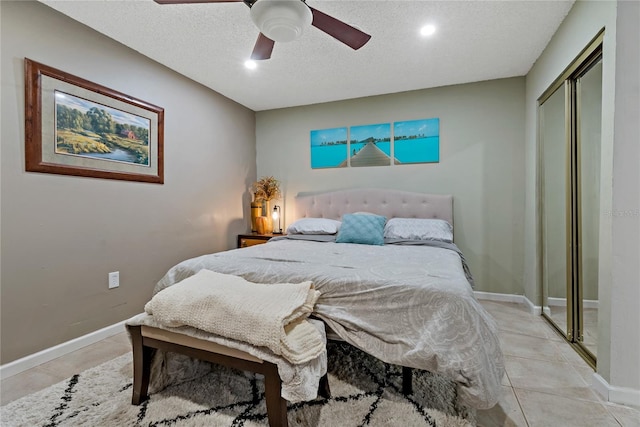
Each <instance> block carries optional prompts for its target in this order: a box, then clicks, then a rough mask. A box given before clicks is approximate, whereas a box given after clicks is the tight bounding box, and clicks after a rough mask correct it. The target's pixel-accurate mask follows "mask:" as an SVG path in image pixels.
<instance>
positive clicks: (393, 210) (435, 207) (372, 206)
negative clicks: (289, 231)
mask: <svg viewBox="0 0 640 427" xmlns="http://www.w3.org/2000/svg"><path fill="white" fill-rule="evenodd" d="M354 212H371V213H375V214H378V215H384V216H386V217H387V218H388V219H390V218H397V217H399V218H437V219H444V220H446V221H448V222H449V223H450V224H451V225H453V196H450V195H438V194H423V193H412V192H408V191H399V190H382V189H365V188H363V189H350V190H338V191H332V192H327V193H319V194H303V193H301V194H298V196H296V198H295V218H331V219H338V220H339V219H340V218H341V217H342V215H343V214H345V213H354Z"/></svg>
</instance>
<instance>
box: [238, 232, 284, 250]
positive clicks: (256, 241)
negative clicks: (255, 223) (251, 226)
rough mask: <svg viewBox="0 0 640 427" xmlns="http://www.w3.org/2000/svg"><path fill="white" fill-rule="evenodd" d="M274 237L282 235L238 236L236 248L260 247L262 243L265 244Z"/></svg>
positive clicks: (250, 234)
mask: <svg viewBox="0 0 640 427" xmlns="http://www.w3.org/2000/svg"><path fill="white" fill-rule="evenodd" d="M274 236H282V234H258V233H249V234H238V247H239V248H248V247H249V246H253V245H261V244H263V243H267V240H269V239H270V238H272V237H274Z"/></svg>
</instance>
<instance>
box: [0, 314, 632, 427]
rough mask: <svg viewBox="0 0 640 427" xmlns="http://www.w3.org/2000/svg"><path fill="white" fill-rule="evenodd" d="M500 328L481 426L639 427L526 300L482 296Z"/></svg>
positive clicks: (61, 369) (105, 356) (47, 372)
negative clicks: (498, 376)
mask: <svg viewBox="0 0 640 427" xmlns="http://www.w3.org/2000/svg"><path fill="white" fill-rule="evenodd" d="M482 305H483V306H484V307H485V308H486V309H487V310H488V311H489V312H490V313H491V314H492V315H493V316H494V318H495V319H496V321H497V322H498V325H499V329H500V338H501V340H502V350H503V353H504V355H505V364H506V371H507V375H506V376H505V377H504V379H503V382H502V385H503V393H504V394H503V397H502V400H501V401H500V402H499V404H498V405H496V406H495V407H493V408H492V409H489V410H484V411H478V415H477V418H478V426H482V427H497V426H524V427H539V426H540V427H543V426H544V427H572V426H576V427H605V426H614V427H619V426H623V427H640V408H630V407H626V406H621V405H614V404H610V403H607V402H603V401H602V399H601V398H600V397H599V395H598V394H597V393H596V392H594V391H593V390H592V389H591V387H590V384H591V377H592V375H593V370H592V369H591V368H590V367H589V366H588V365H587V364H586V363H585V362H584V361H583V360H582V358H580V356H578V354H577V353H575V352H574V350H573V349H572V348H571V347H570V346H569V345H568V344H566V343H565V342H564V341H563V340H562V338H560V337H559V336H558V335H557V334H556V332H555V331H554V330H553V329H552V328H551V327H550V326H549V325H548V324H547V323H546V322H545V321H544V320H543V319H542V317H540V316H533V315H531V314H529V312H528V311H527V309H526V308H525V307H524V306H523V305H518V304H510V303H503V302H494V301H482ZM129 350H130V345H129V340H128V338H127V336H126V334H125V333H124V332H123V333H121V334H118V335H116V336H113V337H110V338H107V339H105V340H102V341H100V342H98V343H96V344H93V345H90V346H87V347H85V348H83V349H81V350H78V351H75V352H73V353H71V354H69V355H66V356H63V357H60V358H58V359H56V360H52V361H51V362H48V363H45V364H43V365H40V366H38V367H35V368H33V369H30V370H28V371H26V372H23V373H20V374H17V375H14V376H12V377H9V378H7V379H5V380H3V381H2V384H1V396H0V401H1V404H2V405H5V404H6V403H8V402H11V401H13V400H15V399H18V398H20V397H22V396H25V395H27V394H30V393H33V392H35V391H38V390H41V389H43V388H46V387H48V386H50V385H52V384H55V383H57V382H59V381H62V380H64V379H66V378H68V377H70V376H71V375H73V374H75V373H78V372H80V371H82V370H85V369H88V368H90V367H93V366H97V365H99V364H101V363H103V362H106V361H107V360H110V359H112V358H114V357H116V356H119V355H121V354H124V353H126V352H128V351H129Z"/></svg>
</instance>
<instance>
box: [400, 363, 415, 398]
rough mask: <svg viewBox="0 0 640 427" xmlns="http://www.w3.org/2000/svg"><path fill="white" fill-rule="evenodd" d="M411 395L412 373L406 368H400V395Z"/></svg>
mask: <svg viewBox="0 0 640 427" xmlns="http://www.w3.org/2000/svg"><path fill="white" fill-rule="evenodd" d="M411 393H413V371H412V369H411V368H407V367H406V366H403V367H402V394H404V395H405V396H408V395H410V394H411Z"/></svg>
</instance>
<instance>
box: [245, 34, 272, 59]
mask: <svg viewBox="0 0 640 427" xmlns="http://www.w3.org/2000/svg"><path fill="white" fill-rule="evenodd" d="M275 43H276V42H274V41H273V40H271V39H270V38H269V37H267V36H265V35H264V34H262V33H260V35H259V36H258V40H256V45H255V46H254V47H253V52H251V59H254V60H256V61H260V60H262V59H269V58H271V52H272V51H273V45H274V44H275Z"/></svg>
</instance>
